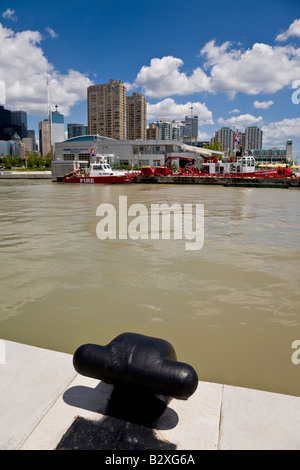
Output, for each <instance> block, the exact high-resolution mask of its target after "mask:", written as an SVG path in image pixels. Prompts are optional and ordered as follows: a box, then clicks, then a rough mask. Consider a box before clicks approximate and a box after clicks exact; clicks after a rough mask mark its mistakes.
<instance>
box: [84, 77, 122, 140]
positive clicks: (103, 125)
mask: <svg viewBox="0 0 300 470" xmlns="http://www.w3.org/2000/svg"><path fill="white" fill-rule="evenodd" d="M87 106H88V110H87V111H88V133H89V134H90V135H97V134H99V135H101V136H103V137H109V138H113V139H126V134H127V119H126V116H127V106H126V86H125V85H124V83H122V82H120V81H117V80H112V79H110V82H109V83H107V84H103V85H91V86H89V87H88V89H87Z"/></svg>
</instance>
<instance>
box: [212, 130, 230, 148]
mask: <svg viewBox="0 0 300 470" xmlns="http://www.w3.org/2000/svg"><path fill="white" fill-rule="evenodd" d="M234 135H235V132H234V131H233V130H232V129H231V128H230V127H222V128H221V129H218V130H217V131H216V132H215V136H214V139H213V141H212V143H213V142H220V144H222V145H223V150H224V152H227V153H229V154H230V153H232V151H233V149H234Z"/></svg>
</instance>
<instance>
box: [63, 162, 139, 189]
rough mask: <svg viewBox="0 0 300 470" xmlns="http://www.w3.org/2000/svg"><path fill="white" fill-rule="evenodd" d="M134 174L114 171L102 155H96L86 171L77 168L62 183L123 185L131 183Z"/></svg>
mask: <svg viewBox="0 0 300 470" xmlns="http://www.w3.org/2000/svg"><path fill="white" fill-rule="evenodd" d="M135 176H136V173H129V172H126V171H115V170H112V168H111V167H110V165H109V163H108V161H107V158H106V157H105V156H104V155H96V157H95V162H94V163H91V164H90V167H89V168H88V169H87V170H84V171H82V170H81V169H80V168H78V169H77V170H75V171H72V172H71V173H68V174H67V175H65V176H64V177H63V183H82V184H124V183H127V184H128V183H131V181H132V180H133V179H134V178H135Z"/></svg>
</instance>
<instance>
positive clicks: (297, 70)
mask: <svg viewBox="0 0 300 470" xmlns="http://www.w3.org/2000/svg"><path fill="white" fill-rule="evenodd" d="M200 56H201V57H202V58H203V60H204V65H203V69H202V68H200V67H196V68H195V69H194V70H193V71H192V72H191V73H190V74H187V73H185V72H183V71H181V70H182V68H183V66H184V63H183V61H182V60H181V59H180V58H178V57H173V56H167V57H162V58H160V59H159V58H155V59H152V60H151V62H150V65H149V66H146V65H144V66H143V67H142V68H141V70H140V71H139V73H138V74H137V77H136V79H135V81H134V83H133V84H131V85H130V84H127V87H128V90H132V89H136V88H141V89H142V91H143V93H145V94H146V95H147V96H148V97H150V98H163V97H166V96H172V95H189V94H193V93H200V92H209V93H218V92H223V93H226V94H228V95H229V96H230V97H231V98H234V97H235V95H236V94H237V93H239V92H240V93H245V94H247V95H257V94H260V93H276V92H277V91H279V90H281V89H282V88H284V87H286V86H289V85H290V84H291V83H292V82H293V81H294V80H296V79H297V78H299V76H300V48H298V49H296V48H294V47H292V46H288V45H286V46H275V47H273V46H270V45H268V44H263V43H256V44H254V45H253V46H252V48H250V49H247V50H246V51H243V50H241V49H234V48H233V47H232V45H231V44H230V43H229V42H224V43H223V44H222V45H221V46H217V45H216V44H215V41H214V40H212V41H210V42H208V43H207V44H205V46H204V47H203V48H202V49H201V51H200Z"/></svg>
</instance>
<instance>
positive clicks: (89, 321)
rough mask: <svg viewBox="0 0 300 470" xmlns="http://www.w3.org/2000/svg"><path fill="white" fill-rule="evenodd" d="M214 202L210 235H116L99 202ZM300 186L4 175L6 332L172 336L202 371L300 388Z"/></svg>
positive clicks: (51, 342)
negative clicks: (110, 233)
mask: <svg viewBox="0 0 300 470" xmlns="http://www.w3.org/2000/svg"><path fill="white" fill-rule="evenodd" d="M120 195H126V196H127V197H128V205H131V204H134V203H142V204H145V205H146V206H147V207H150V205H151V204H153V203H162V202H165V203H168V204H169V205H171V204H173V203H179V204H181V205H183V204H185V203H193V204H196V203H197V204H204V208H205V241H204V247H203V248H202V249H201V250H198V251H187V250H185V240H173V239H171V240H161V239H160V240H151V239H149V240H131V239H128V240H119V239H116V240H103V241H100V240H99V239H98V238H97V236H96V226H97V223H98V221H99V217H96V209H97V207H98V205H99V204H102V203H111V204H114V205H115V207H116V209H117V208H118V204H119V196H120ZM299 203H300V192H299V191H297V190H288V189H257V188H255V189H251V188H224V187H213V186H209V187H202V186H177V185H174V186H173V185H166V186H164V185H124V186H123V185H120V186H101V185H99V186H88V185H83V186H80V185H78V186H77V185H62V184H55V183H52V182H49V181H48V182H44V181H43V182H42V181H30V182H29V181H28V182H26V181H23V182H20V181H2V182H1V184H0V216H1V224H0V257H1V258H0V259H1V271H0V298H1V307H0V337H2V338H6V339H10V340H13V341H20V342H23V343H28V344H32V345H36V346H41V347H45V348H49V349H55V350H59V351H64V352H68V353H73V352H74V351H75V349H76V348H77V347H78V346H79V345H80V344H82V343H86V342H96V343H98V344H103V345H104V344H107V343H108V342H110V341H111V339H112V338H113V337H115V336H116V335H118V334H119V333H122V332H125V331H133V332H138V333H143V334H147V335H150V336H156V337H161V338H164V339H167V340H168V341H170V342H171V343H172V344H173V346H174V347H175V350H176V352H177V356H178V360H180V361H184V362H188V363H190V364H191V365H193V367H195V369H196V370H197V372H198V375H199V378H200V379H201V380H206V381H211V382H218V383H227V384H233V385H240V386H245V387H251V388H258V389H263V390H271V391H276V392H281V393H289V394H294V395H300V381H299V374H300V365H299V366H296V365H294V364H293V363H292V361H291V355H292V353H293V350H292V349H291V345H292V342H293V341H294V340H296V339H300V310H299V300H300V295H299V278H300V274H299V260H300V248H299V220H300V217H299V216H300V204H299Z"/></svg>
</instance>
